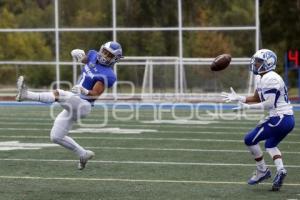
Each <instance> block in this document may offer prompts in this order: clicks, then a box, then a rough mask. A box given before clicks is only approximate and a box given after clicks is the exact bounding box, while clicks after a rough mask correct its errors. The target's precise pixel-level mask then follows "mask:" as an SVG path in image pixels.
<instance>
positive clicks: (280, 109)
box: [255, 71, 293, 117]
mask: <svg viewBox="0 0 300 200" xmlns="http://www.w3.org/2000/svg"><path fill="white" fill-rule="evenodd" d="M255 78H256V79H255V81H256V89H257V92H258V94H259V98H260V100H261V101H265V99H267V98H268V95H275V101H274V105H273V107H272V108H270V110H269V112H270V117H273V116H280V115H293V107H292V105H291V104H290V101H289V99H288V92H287V88H286V86H285V83H284V81H283V80H282V78H281V76H280V75H278V74H277V73H276V72H274V71H270V72H268V73H266V74H264V75H263V76H260V75H257V76H256V77H255Z"/></svg>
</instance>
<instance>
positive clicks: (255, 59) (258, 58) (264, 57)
mask: <svg viewBox="0 0 300 200" xmlns="http://www.w3.org/2000/svg"><path fill="white" fill-rule="evenodd" d="M276 64H277V56H276V54H275V53H274V52H273V51H271V50H269V49H260V50H258V51H257V52H256V53H255V54H254V55H253V56H252V58H251V62H250V70H251V71H252V72H253V73H254V74H256V75H258V74H262V73H266V72H268V71H271V70H274V69H275V68H276Z"/></svg>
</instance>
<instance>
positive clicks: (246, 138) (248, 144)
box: [244, 135, 255, 146]
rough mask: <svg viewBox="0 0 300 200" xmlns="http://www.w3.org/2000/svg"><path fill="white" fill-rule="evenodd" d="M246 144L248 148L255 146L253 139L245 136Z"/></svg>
mask: <svg viewBox="0 0 300 200" xmlns="http://www.w3.org/2000/svg"><path fill="white" fill-rule="evenodd" d="M244 143H245V145H247V146H252V145H255V143H254V142H253V139H252V137H249V136H248V135H246V136H245V138H244Z"/></svg>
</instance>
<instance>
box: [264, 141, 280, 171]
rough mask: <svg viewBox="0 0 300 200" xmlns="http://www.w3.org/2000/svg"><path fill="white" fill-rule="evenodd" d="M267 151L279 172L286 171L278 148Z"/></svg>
mask: <svg viewBox="0 0 300 200" xmlns="http://www.w3.org/2000/svg"><path fill="white" fill-rule="evenodd" d="M266 150H267V152H268V153H269V154H270V156H271V158H272V159H273V160H274V164H275V166H276V168H277V171H279V170H281V169H284V167H283V161H282V158H281V152H280V150H279V149H278V148H277V147H273V148H267V149H266Z"/></svg>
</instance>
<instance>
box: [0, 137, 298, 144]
mask: <svg viewBox="0 0 300 200" xmlns="http://www.w3.org/2000/svg"><path fill="white" fill-rule="evenodd" d="M0 138H24V139H26V138H41V139H44V138H46V139H49V137H46V136H29V135H27V136H22V135H0ZM72 138H73V139H83V140H153V141H190V142H229V143H230V142H233V143H243V140H221V139H220V140H216V139H195V138H147V137H146V138H144V137H137V138H135V137H72ZM284 144H300V142H294V141H284Z"/></svg>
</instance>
